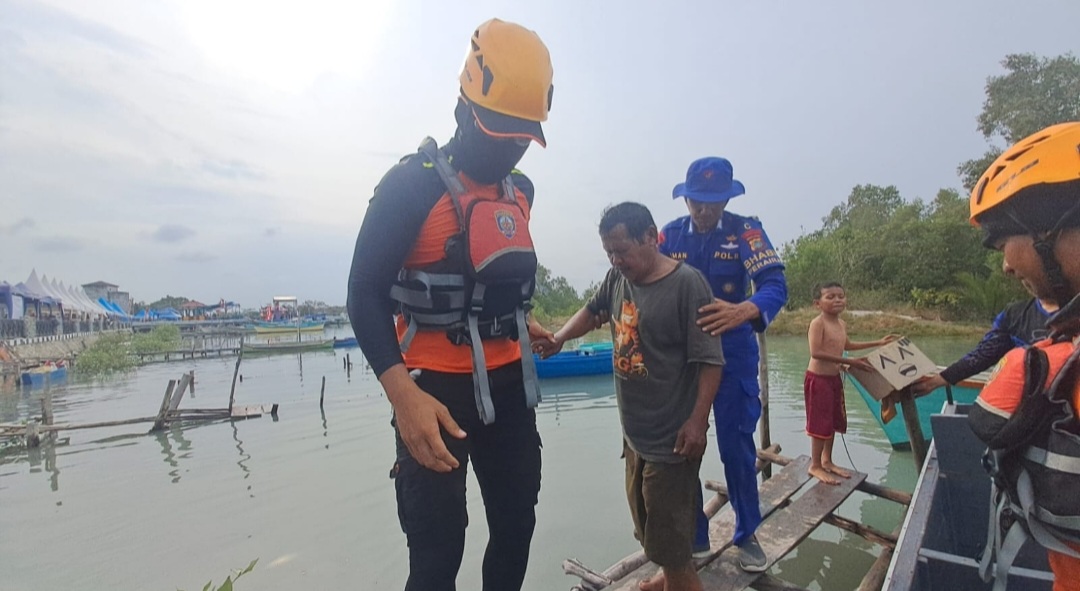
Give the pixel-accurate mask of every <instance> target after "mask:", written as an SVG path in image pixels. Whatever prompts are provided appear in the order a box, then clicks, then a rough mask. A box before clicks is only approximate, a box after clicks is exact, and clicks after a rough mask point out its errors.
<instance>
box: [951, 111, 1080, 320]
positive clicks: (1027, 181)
mask: <svg viewBox="0 0 1080 591" xmlns="http://www.w3.org/2000/svg"><path fill="white" fill-rule="evenodd" d="M970 212H971V216H970V220H971V223H972V224H974V225H976V226H979V227H981V228H982V230H983V245H985V246H987V247H991V248H1000V247H1001V245H1002V244H1004V241H1005V240H1006V239H1008V238H1009V237H1011V236H1021V235H1026V236H1030V237H1031V238H1032V246H1033V247H1034V249H1035V251H1036V252H1037V253H1038V256H1039V258H1040V259H1041V260H1042V266H1043V270H1044V272H1045V273H1046V278H1047V281H1048V284H1049V286H1050V289H1051V290H1052V291H1053V294H1052V295H1053V298H1054V299H1055V300H1056V302H1057V303H1058V305H1061V306H1064V305H1065V304H1066V303H1067V302H1070V301H1072V300H1073V298H1074V297H1075V296H1076V295H1077V292H1078V291H1080V284H1076V282H1075V281H1070V280H1069V279H1068V278H1067V277H1066V276H1065V274H1064V272H1063V269H1062V266H1061V263H1062V261H1061V260H1059V258H1058V257H1059V256H1068V255H1059V254H1057V249H1056V244H1057V241H1058V237H1059V236H1060V235H1061V234H1062V232H1064V231H1066V230H1070V229H1075V228H1080V121H1071V122H1069V123H1060V124H1058V125H1051V126H1050V127H1047V128H1046V129H1044V130H1042V131H1040V132H1038V133H1035V134H1032V135H1030V136H1028V137H1026V138H1024V139H1022V140H1020V141H1019V142H1017V143H1016V144H1015V145H1013V146H1012V147H1010V148H1009V149H1008V150H1005V152H1004V153H1003V154H1002V155H1001V156H998V158H997V160H995V161H994V163H993V164H991V165H990V168H988V169H987V170H986V172H984V173H983V175H982V177H981V178H980V179H979V182H978V183H977V184H976V185H975V190H974V191H972V192H971V202H970ZM1047 295H1050V294H1047Z"/></svg>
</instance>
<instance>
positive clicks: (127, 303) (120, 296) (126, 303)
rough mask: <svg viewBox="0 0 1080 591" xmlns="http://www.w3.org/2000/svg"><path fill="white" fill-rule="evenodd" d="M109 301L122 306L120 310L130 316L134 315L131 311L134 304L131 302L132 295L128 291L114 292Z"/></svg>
mask: <svg viewBox="0 0 1080 591" xmlns="http://www.w3.org/2000/svg"><path fill="white" fill-rule="evenodd" d="M109 301H110V302H112V303H114V304H116V305H117V306H120V309H121V310H123V311H125V312H127V313H128V314H131V313H133V311H132V309H131V306H132V304H133V302H132V301H131V294H130V293H128V292H126V291H114V292H113V293H112V297H111V298H109Z"/></svg>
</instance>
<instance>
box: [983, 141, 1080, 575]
mask: <svg viewBox="0 0 1080 591" xmlns="http://www.w3.org/2000/svg"><path fill="white" fill-rule="evenodd" d="M970 205H971V221H972V222H973V223H974V224H975V225H977V226H980V227H981V228H982V230H983V233H984V240H983V243H984V245H986V246H988V247H991V248H995V249H998V250H1000V251H1001V252H1002V253H1003V254H1004V262H1003V269H1004V271H1005V273H1006V274H1008V275H1013V276H1015V277H1017V278H1018V279H1020V280H1021V281H1022V282H1023V283H1024V285H1025V286H1026V287H1027V288H1028V289H1029V290H1031V292H1032V293H1033V294H1034V295H1035V297H1037V298H1039V299H1040V300H1042V301H1048V302H1052V303H1053V304H1056V305H1058V306H1060V310H1059V311H1058V312H1057V313H1056V314H1054V315H1053V316H1051V317H1050V319H1049V320H1048V322H1047V325H1048V327H1049V328H1050V338H1049V339H1047V340H1043V341H1040V342H1039V343H1036V344H1035V345H1034V346H1033V347H1028V348H1025V349H1014V350H1012V351H1010V352H1009V353H1008V354H1006V356H1005V358H1004V360H1003V361H1002V363H1001V364H1000V365H999V366H998V369H997V370H996V373H995V375H994V377H993V378H992V379H991V380H990V382H989V383H988V384H987V385H986V387H985V388H984V389H983V390H982V392H981V393H980V395H979V398H978V399H977V400H976V404H975V405H974V406H973V407H972V410H971V413H970V415H969V420H970V424H971V427H972V430H973V431H974V432H975V434H976V435H977V436H979V438H980V439H982V440H983V441H985V442H987V444H988V447H989V449H988V451H987V455H986V457H985V458H984V464H985V465H986V466H987V467H988V470H989V471H990V474H991V476H992V477H993V481H994V486H995V507H993V508H992V509H991V512H992V517H993V519H992V524H993V525H994V526H996V527H991V528H990V540H988V544H987V550H986V551H985V553H984V556H983V562H982V567H983V575H984V578H988V577H989V574H990V568H989V567H990V565H991V562H992V561H993V562H995V563H996V581H995V585H994V589H995V590H1002V589H1005V583H1006V580H1007V577H1008V571H1009V568H1010V566H1011V564H1012V560H1013V558H1015V556H1016V553H1017V552H1018V551H1019V549H1020V547H1021V546H1022V545H1023V543H1024V541H1026V540H1027V539H1028V538H1032V539H1034V540H1035V541H1036V542H1038V543H1039V544H1041V545H1042V546H1044V547H1046V548H1047V550H1048V553H1049V554H1048V555H1049V561H1050V567H1051V569H1052V570H1053V571H1054V577H1055V582H1054V590H1055V591H1064V590H1067V589H1069V590H1076V589H1080V525H1078V524H1080V494H1077V493H1078V492H1080V415H1078V414H1077V409H1078V408H1080V388H1078V379H1077V378H1078V376H1080V373H1078V371H1077V370H1078V369H1080V363H1078V356H1080V349H1077V348H1076V339H1077V335H1078V334H1080V326H1078V324H1077V319H1078V317H1080V298H1077V293H1078V292H1080V122H1070V123H1062V124H1059V125H1054V126H1051V127H1048V128H1046V129H1044V130H1042V131H1040V132H1038V133H1036V134H1034V135H1032V136H1029V137H1027V138H1024V139H1023V140H1020V142H1018V143H1017V144H1016V145H1014V146H1012V147H1011V148H1009V149H1008V150H1006V151H1005V152H1004V153H1003V154H1002V155H1001V156H1000V157H998V159H997V160H996V161H994V163H993V164H992V165H991V166H990V168H989V169H987V171H986V172H985V173H983V176H982V178H981V179H980V180H979V182H978V184H977V185H976V187H975V190H974V191H973V192H972V194H971V204H970Z"/></svg>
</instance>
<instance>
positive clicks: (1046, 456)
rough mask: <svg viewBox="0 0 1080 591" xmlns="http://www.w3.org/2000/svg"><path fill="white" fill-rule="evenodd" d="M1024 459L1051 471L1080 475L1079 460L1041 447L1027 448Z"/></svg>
mask: <svg viewBox="0 0 1080 591" xmlns="http://www.w3.org/2000/svg"><path fill="white" fill-rule="evenodd" d="M1024 457H1025V458H1026V459H1028V460H1031V461H1032V462H1035V463H1036V464H1042V465H1043V466H1046V467H1047V468H1049V469H1051V470H1056V471H1058V472H1068V473H1069V474H1080V458H1074V457H1072V456H1067V455H1064V454H1059V453H1054V452H1052V451H1049V450H1047V449H1045V448H1042V447H1035V446H1034V445H1033V446H1031V447H1029V448H1028V449H1027V450H1026V451H1025V452H1024Z"/></svg>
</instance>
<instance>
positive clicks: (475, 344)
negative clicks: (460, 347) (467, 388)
mask: <svg viewBox="0 0 1080 591" xmlns="http://www.w3.org/2000/svg"><path fill="white" fill-rule="evenodd" d="M483 299H484V285H483V284H482V283H477V284H476V286H474V287H473V301H477V300H479V301H483ZM478 313H479V311H478V310H470V311H469V340H471V341H472V361H473V395H474V396H475V397H476V410H477V412H479V413H480V420H481V421H483V422H484V424H485V425H490V424H491V423H494V422H495V403H493V402H492V401H491V383H490V381H489V379H488V372H487V359H486V358H485V357H484V341H483V340H481V339H480V326H479V321H478V319H477V314H478Z"/></svg>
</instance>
